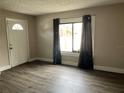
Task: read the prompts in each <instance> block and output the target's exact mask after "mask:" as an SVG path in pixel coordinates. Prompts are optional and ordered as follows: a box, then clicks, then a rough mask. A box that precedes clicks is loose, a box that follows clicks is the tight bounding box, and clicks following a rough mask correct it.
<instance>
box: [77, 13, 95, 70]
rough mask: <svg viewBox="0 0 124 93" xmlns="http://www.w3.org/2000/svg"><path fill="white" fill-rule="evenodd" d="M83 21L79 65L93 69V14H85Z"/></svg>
mask: <svg viewBox="0 0 124 93" xmlns="http://www.w3.org/2000/svg"><path fill="white" fill-rule="evenodd" d="M82 21H83V29H82V30H83V32H82V40H81V48H80V55H79V63H78V66H79V67H80V68H83V69H93V56H92V29H91V15H85V16H83V18H82Z"/></svg>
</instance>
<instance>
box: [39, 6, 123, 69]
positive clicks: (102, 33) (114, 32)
mask: <svg viewBox="0 0 124 93" xmlns="http://www.w3.org/2000/svg"><path fill="white" fill-rule="evenodd" d="M123 10H124V4H117V5H111V6H101V7H94V8H88V9H80V10H74V11H68V12H61V13H53V14H47V15H41V16H37V38H38V41H37V44H38V57H40V58H47V59H52V54H53V27H52V20H53V18H70V17H80V16H82V15H86V14H91V15H95V16H96V24H95V25H96V30H95V38H94V48H95V50H94V64H95V65H98V66H107V67H113V68H120V69H123V68H124V12H123ZM63 59H64V60H65V61H68V62H69V61H71V62H72V61H73V62H77V61H78V57H72V56H68V55H65V57H64V56H63Z"/></svg>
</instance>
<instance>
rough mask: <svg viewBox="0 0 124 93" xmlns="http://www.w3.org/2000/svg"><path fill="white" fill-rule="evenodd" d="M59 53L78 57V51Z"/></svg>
mask: <svg viewBox="0 0 124 93" xmlns="http://www.w3.org/2000/svg"><path fill="white" fill-rule="evenodd" d="M61 54H62V55H63V56H73V57H78V56H79V53H75V52H61Z"/></svg>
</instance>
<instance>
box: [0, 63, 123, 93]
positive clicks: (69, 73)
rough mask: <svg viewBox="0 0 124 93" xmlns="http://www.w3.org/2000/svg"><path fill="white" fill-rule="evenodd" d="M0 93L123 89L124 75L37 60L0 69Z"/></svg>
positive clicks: (89, 92) (104, 92) (81, 92)
mask: <svg viewBox="0 0 124 93" xmlns="http://www.w3.org/2000/svg"><path fill="white" fill-rule="evenodd" d="M0 93H124V75H123V74H117V73H109V72H103V71H87V70H81V69H79V68H76V67H71V66H64V65H52V64H50V63H46V62H38V61H37V62H31V63H26V64H23V65H20V66H17V67H14V68H12V69H10V70H6V71H4V72H2V74H1V77H0Z"/></svg>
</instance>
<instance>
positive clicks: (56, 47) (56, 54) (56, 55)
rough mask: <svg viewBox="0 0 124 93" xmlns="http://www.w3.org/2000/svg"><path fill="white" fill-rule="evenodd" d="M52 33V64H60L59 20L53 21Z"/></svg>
mask: <svg viewBox="0 0 124 93" xmlns="http://www.w3.org/2000/svg"><path fill="white" fill-rule="evenodd" d="M53 33H54V39H53V64H61V52H60V41H59V18H57V19H53ZM48 38H49V37H48Z"/></svg>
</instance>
